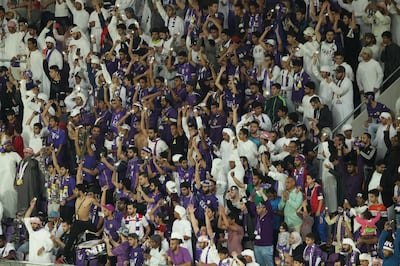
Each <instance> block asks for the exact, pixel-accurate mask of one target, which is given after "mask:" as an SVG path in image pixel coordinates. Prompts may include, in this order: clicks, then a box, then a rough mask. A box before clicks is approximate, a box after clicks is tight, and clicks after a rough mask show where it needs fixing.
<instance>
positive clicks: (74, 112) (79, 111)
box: [69, 108, 81, 117]
mask: <svg viewBox="0 0 400 266" xmlns="http://www.w3.org/2000/svg"><path fill="white" fill-rule="evenodd" d="M80 113H81V109H79V108H74V109H72V111H71V114H70V115H69V116H71V117H74V116H77V115H79V114H80Z"/></svg>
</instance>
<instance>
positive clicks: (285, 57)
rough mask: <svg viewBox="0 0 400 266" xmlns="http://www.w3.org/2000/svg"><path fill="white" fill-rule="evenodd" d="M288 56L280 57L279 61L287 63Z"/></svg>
mask: <svg viewBox="0 0 400 266" xmlns="http://www.w3.org/2000/svg"><path fill="white" fill-rule="evenodd" d="M289 58H290V57H289V56H287V55H285V56H282V58H281V61H282V62H287V61H289Z"/></svg>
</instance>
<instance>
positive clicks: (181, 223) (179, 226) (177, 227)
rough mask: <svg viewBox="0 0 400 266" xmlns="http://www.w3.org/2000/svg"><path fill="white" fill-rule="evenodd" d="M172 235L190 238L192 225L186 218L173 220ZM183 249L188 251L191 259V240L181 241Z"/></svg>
mask: <svg viewBox="0 0 400 266" xmlns="http://www.w3.org/2000/svg"><path fill="white" fill-rule="evenodd" d="M173 233H178V234H180V235H181V236H182V237H183V236H189V237H191V236H192V225H191V224H190V222H189V221H188V220H186V218H184V219H182V220H175V221H174V223H173V224H172V232H171V234H173ZM182 246H183V247H185V248H187V249H188V250H189V253H190V256H191V257H192V258H193V249H192V239H191V238H190V239H188V240H183V244H182Z"/></svg>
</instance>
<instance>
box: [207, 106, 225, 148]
mask: <svg viewBox="0 0 400 266" xmlns="http://www.w3.org/2000/svg"><path fill="white" fill-rule="evenodd" d="M208 126H209V127H210V133H209V136H210V139H211V140H212V143H213V144H215V145H219V144H220V143H221V141H222V129H223V128H224V127H225V126H226V119H225V117H224V116H223V115H221V114H220V113H217V114H212V115H211V116H210V119H209V120H208Z"/></svg>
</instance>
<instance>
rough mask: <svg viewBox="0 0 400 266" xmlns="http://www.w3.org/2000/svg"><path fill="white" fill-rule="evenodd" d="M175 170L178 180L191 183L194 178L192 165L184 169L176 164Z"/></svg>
mask: <svg viewBox="0 0 400 266" xmlns="http://www.w3.org/2000/svg"><path fill="white" fill-rule="evenodd" d="M176 171H177V172H178V176H179V181H180V182H181V183H182V182H185V181H186V182H188V183H189V184H191V183H192V181H193V178H194V167H188V168H187V169H184V168H182V167H181V166H178V167H177V168H176Z"/></svg>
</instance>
